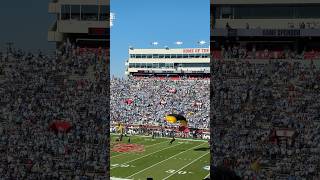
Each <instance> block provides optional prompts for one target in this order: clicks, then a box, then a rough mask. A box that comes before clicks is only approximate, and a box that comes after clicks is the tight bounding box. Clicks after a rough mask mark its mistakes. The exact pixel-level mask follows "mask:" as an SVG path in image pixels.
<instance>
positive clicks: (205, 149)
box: [194, 147, 210, 151]
mask: <svg viewBox="0 0 320 180" xmlns="http://www.w3.org/2000/svg"><path fill="white" fill-rule="evenodd" d="M194 150H195V151H209V150H210V148H208V147H202V148H196V149H194Z"/></svg>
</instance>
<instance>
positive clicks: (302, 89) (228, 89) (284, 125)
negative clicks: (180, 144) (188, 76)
mask: <svg viewBox="0 0 320 180" xmlns="http://www.w3.org/2000/svg"><path fill="white" fill-rule="evenodd" d="M319 7H320V3H319V1H314V0H306V1H298V0H292V1H288V0H261V1H254V0H214V1H211V43H210V46H211V48H212V49H211V52H212V66H211V70H212V73H213V77H214V78H212V81H211V85H212V87H211V93H212V94H213V96H212V100H211V101H212V106H211V110H212V114H213V118H212V120H211V121H210V127H211V132H215V133H211V138H210V140H211V143H212V146H211V169H217V168H218V167H226V168H227V169H231V170H233V171H234V172H235V173H236V174H237V175H238V176H240V177H241V179H319V178H320V174H319V172H320V171H319V169H320V166H319V163H318V161H319V157H318V155H317V153H318V152H320V146H319V137H320V134H319V128H320V122H319V111H318V110H317V109H318V108H319V103H318V102H317V101H316V99H318V98H319V97H318V96H319V85H320V84H319V81H318V80H319V77H320V74H319V72H320V71H319V69H320V63H319V62H320V61H318V60H319V59H320V56H319V54H320V53H319V52H320V48H319V47H320V44H319V39H320V33H319V29H320V26H319V24H320V12H319V11H318V9H319ZM212 175H215V174H212Z"/></svg>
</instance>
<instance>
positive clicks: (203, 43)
mask: <svg viewBox="0 0 320 180" xmlns="http://www.w3.org/2000/svg"><path fill="white" fill-rule="evenodd" d="M205 44H207V42H205V41H204V40H201V41H198V45H199V46H203V45H205Z"/></svg>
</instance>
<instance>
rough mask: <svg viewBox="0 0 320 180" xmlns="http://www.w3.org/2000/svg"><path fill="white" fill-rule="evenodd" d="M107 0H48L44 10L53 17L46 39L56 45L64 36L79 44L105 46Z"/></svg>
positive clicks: (107, 30)
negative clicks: (46, 7)
mask: <svg viewBox="0 0 320 180" xmlns="http://www.w3.org/2000/svg"><path fill="white" fill-rule="evenodd" d="M109 6H110V4H109V0H52V2H50V3H49V7H48V9H49V10H48V11H49V13H51V14H55V15H56V20H55V22H54V23H53V25H52V26H51V27H50V28H49V30H48V41H51V42H56V43H57V45H58V46H59V44H61V43H62V42H64V41H65V40H66V39H67V38H68V39H69V40H70V41H72V42H75V43H77V44H78V45H80V46H81V45H83V46H93V47H105V46H106V44H108V42H107V41H109V35H110V34H109V32H110V31H109V28H110V12H109V9H110V8H109Z"/></svg>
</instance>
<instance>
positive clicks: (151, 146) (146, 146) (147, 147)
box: [110, 141, 167, 159]
mask: <svg viewBox="0 0 320 180" xmlns="http://www.w3.org/2000/svg"><path fill="white" fill-rule="evenodd" d="M164 142H167V141H162V142H158V143H155V144H151V145H148V146H145V148H149V147H152V146H155V145H158V144H161V143H164ZM128 153H130V152H124V153H121V154H118V155H115V156H111V157H110V159H111V158H114V157H118V156H121V155H123V154H128Z"/></svg>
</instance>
